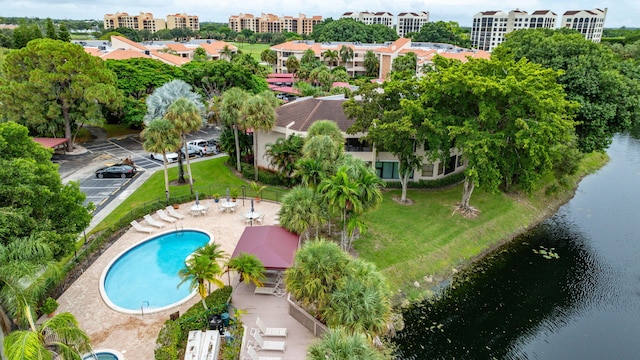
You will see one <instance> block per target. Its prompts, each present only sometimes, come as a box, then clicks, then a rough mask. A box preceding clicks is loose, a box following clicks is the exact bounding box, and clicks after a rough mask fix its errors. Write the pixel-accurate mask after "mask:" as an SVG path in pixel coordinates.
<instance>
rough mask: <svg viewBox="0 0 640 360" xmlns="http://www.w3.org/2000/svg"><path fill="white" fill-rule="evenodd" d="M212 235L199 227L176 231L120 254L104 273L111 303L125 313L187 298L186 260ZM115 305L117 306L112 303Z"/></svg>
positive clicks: (107, 299)
mask: <svg viewBox="0 0 640 360" xmlns="http://www.w3.org/2000/svg"><path fill="white" fill-rule="evenodd" d="M210 239H211V237H210V236H209V235H208V234H206V233H204V232H202V231H196V230H183V231H174V232H169V233H166V234H162V235H159V236H157V237H154V238H152V239H150V240H147V241H145V242H143V243H141V244H139V245H136V246H135V247H133V248H131V249H129V250H127V251H126V252H124V253H123V254H122V255H120V256H119V257H118V258H117V259H116V260H115V261H113V262H112V263H111V266H109V267H107V270H105V273H104V274H103V281H102V285H103V287H104V290H103V291H101V292H102V294H103V297H106V298H105V300H106V302H107V304H109V303H111V304H109V305H110V306H111V307H115V308H116V309H117V310H121V311H125V312H138V313H139V312H140V311H141V307H142V308H143V311H144V312H151V311H153V310H154V309H155V310H156V311H157V310H158V309H160V308H165V307H168V306H170V305H172V304H177V303H179V302H181V301H182V300H185V299H187V298H188V297H189V295H190V294H191V291H189V283H188V282H185V283H184V284H182V285H180V287H177V285H178V284H179V283H180V277H179V276H178V271H179V270H180V269H182V268H183V267H184V260H185V259H186V258H187V256H189V254H191V253H192V252H193V251H194V250H196V249H197V248H199V247H201V246H203V245H206V244H207V243H208V242H209V241H210ZM112 305H113V306H112Z"/></svg>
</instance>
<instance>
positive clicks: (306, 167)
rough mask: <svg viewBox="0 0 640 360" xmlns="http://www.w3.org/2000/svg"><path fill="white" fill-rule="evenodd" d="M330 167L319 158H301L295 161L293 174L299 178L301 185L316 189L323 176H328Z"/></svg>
mask: <svg viewBox="0 0 640 360" xmlns="http://www.w3.org/2000/svg"><path fill="white" fill-rule="evenodd" d="M329 171H330V169H329V168H328V167H327V166H325V163H324V162H322V161H321V160H320V159H314V158H306V157H305V158H302V159H300V160H298V162H297V163H296V170H295V172H294V173H293V175H294V176H295V177H296V178H300V181H301V183H302V185H304V186H308V187H310V188H312V189H314V190H315V189H316V187H317V186H318V184H320V182H321V181H322V180H324V178H325V177H327V176H329V174H328V173H329Z"/></svg>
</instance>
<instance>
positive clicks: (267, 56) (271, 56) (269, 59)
mask: <svg viewBox="0 0 640 360" xmlns="http://www.w3.org/2000/svg"><path fill="white" fill-rule="evenodd" d="M260 60H262V61H264V62H266V63H268V64H271V66H272V67H273V66H274V65H275V64H276V62H277V61H278V53H276V52H275V50H271V49H264V50H263V51H262V53H260Z"/></svg>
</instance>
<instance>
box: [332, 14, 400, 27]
mask: <svg viewBox="0 0 640 360" xmlns="http://www.w3.org/2000/svg"><path fill="white" fill-rule="evenodd" d="M341 18H343V19H353V20H356V21H360V22H362V23H364V24H366V25H374V24H380V25H384V26H388V27H390V28H393V24H394V21H393V20H394V16H393V14H391V13H389V12H386V11H379V12H369V11H362V12H346V13H344V14H342V16H341Z"/></svg>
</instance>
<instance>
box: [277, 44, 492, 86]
mask: <svg viewBox="0 0 640 360" xmlns="http://www.w3.org/2000/svg"><path fill="white" fill-rule="evenodd" d="M343 46H345V47H348V48H351V49H352V50H353V58H351V59H349V61H347V62H343V61H342V60H340V65H341V66H344V67H345V68H346V70H347V73H349V74H353V75H354V76H356V75H364V74H365V72H366V67H365V66H364V58H365V54H366V53H367V52H368V51H371V52H373V53H374V54H375V55H376V58H377V59H378V61H379V62H380V70H379V73H378V78H380V79H386V78H387V76H388V74H389V72H391V65H392V64H393V60H394V59H395V58H397V57H398V56H403V55H406V54H407V53H409V52H413V53H414V54H416V56H417V58H418V69H416V75H418V76H420V75H421V74H422V69H426V68H428V65H429V64H430V63H432V59H433V57H434V56H435V55H436V54H437V55H440V56H443V57H446V58H453V59H458V60H461V61H466V59H467V58H468V57H472V58H484V59H488V58H489V56H490V54H489V53H488V52H486V51H478V50H471V49H464V48H460V47H457V46H454V45H449V44H437V43H415V42H412V41H411V39H407V38H400V39H398V40H396V41H393V42H387V43H384V44H362V43H347V42H325V43H317V42H315V41H313V40H292V41H288V42H285V43H282V44H278V45H274V46H272V47H271V50H274V51H275V52H276V56H277V61H276V64H275V66H274V72H276V73H282V74H286V73H287V65H286V63H287V59H288V58H289V57H291V56H295V57H296V58H298V60H300V59H302V55H303V54H304V52H305V51H306V50H308V49H311V50H313V52H314V53H315V57H316V59H318V60H320V61H324V62H327V61H328V60H327V59H325V58H324V56H323V54H324V53H325V52H326V51H327V50H332V51H337V52H340V49H341V48H342V47H343ZM327 65H329V64H328V63H327Z"/></svg>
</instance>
